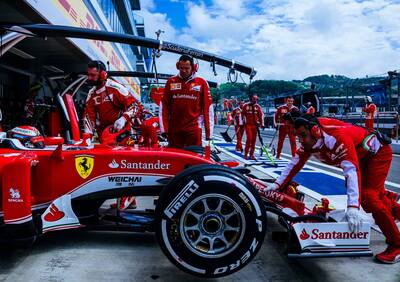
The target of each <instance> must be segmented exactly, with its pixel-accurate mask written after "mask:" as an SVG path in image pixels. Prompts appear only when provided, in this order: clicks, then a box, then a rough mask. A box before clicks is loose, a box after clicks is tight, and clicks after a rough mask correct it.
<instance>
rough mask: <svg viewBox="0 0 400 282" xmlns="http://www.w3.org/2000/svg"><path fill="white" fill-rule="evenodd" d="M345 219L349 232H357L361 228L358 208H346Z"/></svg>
mask: <svg viewBox="0 0 400 282" xmlns="http://www.w3.org/2000/svg"><path fill="white" fill-rule="evenodd" d="M346 218H347V221H348V223H349V228H350V231H351V232H356V233H357V232H358V231H359V230H360V228H361V226H362V219H361V212H360V209H359V208H356V207H348V208H347V211H346Z"/></svg>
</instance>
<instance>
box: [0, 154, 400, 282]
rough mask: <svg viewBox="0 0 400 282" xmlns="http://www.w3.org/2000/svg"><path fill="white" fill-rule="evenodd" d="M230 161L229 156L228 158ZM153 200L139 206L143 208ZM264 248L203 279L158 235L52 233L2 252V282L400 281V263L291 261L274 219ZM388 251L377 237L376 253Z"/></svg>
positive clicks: (374, 234)
mask: <svg viewBox="0 0 400 282" xmlns="http://www.w3.org/2000/svg"><path fill="white" fill-rule="evenodd" d="M222 157H223V159H228V157H227V156H222ZM151 203H152V199H149V198H142V199H139V200H138V206H139V207H138V208H141V207H146V206H148V205H151ZM267 224H268V228H267V235H266V237H265V240H264V243H263V246H262V248H261V250H260V252H259V253H258V254H257V256H256V257H255V258H254V259H253V260H252V261H251V262H250V264H248V265H247V266H246V267H245V268H243V269H242V270H240V271H239V272H237V273H234V274H232V275H230V276H228V277H225V278H221V279H214V280H213V279H200V278H197V277H193V276H191V275H188V274H186V273H184V272H182V271H181V270H179V269H177V268H176V267H175V266H174V265H173V264H172V263H170V262H169V261H168V259H167V258H166V257H165V256H164V254H163V253H162V252H161V250H160V248H159V246H158V244H157V240H156V237H155V236H156V235H155V234H152V233H128V232H99V231H96V232H95V231H84V230H67V231H56V232H50V233H48V234H46V235H45V236H43V237H42V238H40V239H39V240H38V241H37V242H36V243H35V244H34V245H33V246H32V247H30V248H24V249H17V250H14V249H4V248H2V249H0V281H10V282H14V281H21V282H22V281H23V282H26V281H216V280H218V281H324V282H330V281H360V282H361V281H362V282H365V281H390V282H391V281H393V282H394V281H400V271H399V270H400V263H399V264H397V265H384V264H379V263H376V262H375V261H374V260H373V258H372V257H360V258H324V259H312V258H307V259H289V258H287V257H286V256H285V254H284V251H285V244H284V243H278V242H275V241H273V240H272V238H271V236H272V235H271V234H272V231H279V230H283V229H282V227H281V226H280V225H279V224H278V222H277V218H276V216H274V215H271V214H268V223H267ZM385 247H386V245H385V243H384V237H383V236H382V235H381V234H379V233H377V232H375V231H372V235H371V249H372V251H373V252H374V253H378V252H381V251H382V250H384V249H385Z"/></svg>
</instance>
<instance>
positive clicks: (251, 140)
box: [244, 124, 257, 157]
mask: <svg viewBox="0 0 400 282" xmlns="http://www.w3.org/2000/svg"><path fill="white" fill-rule="evenodd" d="M245 130H246V136H247V137H246V147H245V148H244V155H245V156H247V155H248V153H249V151H250V156H251V157H252V156H254V150H255V148H256V140H257V126H256V125H253V124H246V125H245Z"/></svg>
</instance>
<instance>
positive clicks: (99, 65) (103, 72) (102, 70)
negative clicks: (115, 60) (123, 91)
mask: <svg viewBox="0 0 400 282" xmlns="http://www.w3.org/2000/svg"><path fill="white" fill-rule="evenodd" d="M92 62H93V63H95V64H96V69H97V70H98V71H99V79H98V81H105V80H106V79H107V68H106V65H105V64H104V63H103V62H102V61H98V60H96V61H92Z"/></svg>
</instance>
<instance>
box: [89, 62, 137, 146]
mask: <svg viewBox="0 0 400 282" xmlns="http://www.w3.org/2000/svg"><path fill="white" fill-rule="evenodd" d="M87 75H88V80H87V82H88V83H89V84H91V85H93V88H92V89H90V91H89V93H88V96H87V99H86V108H85V112H84V117H83V122H84V131H85V133H88V134H90V135H91V136H93V134H94V130H95V129H96V131H97V134H98V136H99V137H101V135H102V132H103V130H104V129H105V128H106V127H108V126H110V125H113V127H114V130H115V131H119V130H121V129H122V128H124V127H125V125H126V123H127V121H128V120H129V121H130V120H131V119H132V118H134V116H135V115H136V113H137V111H138V107H136V105H135V101H136V99H135V98H134V97H133V95H132V94H131V93H130V92H129V91H128V89H126V88H125V87H124V86H123V85H121V84H119V83H118V82H116V81H114V80H111V79H108V78H107V72H106V65H105V64H104V63H103V62H101V61H91V62H90V63H89V64H88V68H87ZM96 121H97V123H96ZM100 141H101V140H100Z"/></svg>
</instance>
